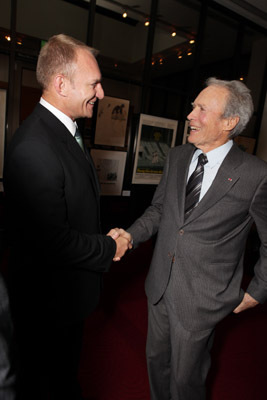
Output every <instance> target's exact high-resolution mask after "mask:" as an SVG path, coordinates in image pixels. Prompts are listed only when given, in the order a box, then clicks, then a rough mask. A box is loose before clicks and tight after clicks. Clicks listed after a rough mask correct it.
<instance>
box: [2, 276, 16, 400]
mask: <svg viewBox="0 0 267 400" xmlns="http://www.w3.org/2000/svg"><path fill="white" fill-rule="evenodd" d="M11 350H13V324H12V321H11V316H10V309H9V299H8V294H7V290H6V287H5V283H4V281H3V278H2V276H1V275H0V399H1V400H14V399H15V370H14V368H13V367H14V366H13V354H12V352H11Z"/></svg>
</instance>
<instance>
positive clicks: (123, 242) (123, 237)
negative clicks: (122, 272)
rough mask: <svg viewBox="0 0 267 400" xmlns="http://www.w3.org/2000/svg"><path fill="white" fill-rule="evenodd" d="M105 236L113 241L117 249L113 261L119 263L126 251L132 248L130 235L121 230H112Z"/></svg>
mask: <svg viewBox="0 0 267 400" xmlns="http://www.w3.org/2000/svg"><path fill="white" fill-rule="evenodd" d="M107 236H110V237H112V239H114V240H115V242H116V245H117V249H116V254H115V256H114V258H113V261H120V259H121V258H122V257H123V256H124V254H125V253H126V251H127V250H130V249H131V248H132V247H133V246H132V235H131V234H130V233H129V232H126V231H125V230H124V229H122V228H114V229H111V230H110V231H109V233H107Z"/></svg>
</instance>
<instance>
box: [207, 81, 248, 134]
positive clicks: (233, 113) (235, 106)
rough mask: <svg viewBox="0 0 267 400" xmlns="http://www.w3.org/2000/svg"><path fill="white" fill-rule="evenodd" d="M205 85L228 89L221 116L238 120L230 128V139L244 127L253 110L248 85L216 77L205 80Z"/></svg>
mask: <svg viewBox="0 0 267 400" xmlns="http://www.w3.org/2000/svg"><path fill="white" fill-rule="evenodd" d="M206 86H220V87H224V88H225V89H226V90H227V91H228V97H227V100H226V105H225V109H224V112H223V115H222V118H231V117H239V122H238V123H237V124H236V126H235V127H234V128H233V129H232V130H231V132H230V134H229V139H232V138H234V137H236V136H238V135H240V133H241V132H242V131H243V130H244V129H245V127H246V126H247V123H248V121H249V120H250V118H251V116H252V114H253V111H254V106H253V101H252V97H251V94H250V90H249V89H248V87H247V86H246V85H245V84H244V83H243V82H240V81H237V80H235V81H224V80H220V79H217V78H209V79H207V80H206Z"/></svg>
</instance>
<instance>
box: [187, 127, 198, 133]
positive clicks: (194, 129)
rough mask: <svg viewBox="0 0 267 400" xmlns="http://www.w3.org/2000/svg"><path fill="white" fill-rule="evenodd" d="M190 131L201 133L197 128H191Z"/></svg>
mask: <svg viewBox="0 0 267 400" xmlns="http://www.w3.org/2000/svg"><path fill="white" fill-rule="evenodd" d="M189 129H190V131H193V132H196V131H199V128H197V127H195V126H189Z"/></svg>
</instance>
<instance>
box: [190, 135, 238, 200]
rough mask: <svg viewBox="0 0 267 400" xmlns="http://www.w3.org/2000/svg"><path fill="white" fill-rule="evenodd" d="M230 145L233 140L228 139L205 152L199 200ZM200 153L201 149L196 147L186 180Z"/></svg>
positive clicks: (207, 188) (213, 177)
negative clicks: (205, 158)
mask: <svg viewBox="0 0 267 400" xmlns="http://www.w3.org/2000/svg"><path fill="white" fill-rule="evenodd" d="M232 146H233V141H232V140H229V141H228V142H226V143H225V144H223V145H222V146H219V147H216V149H213V150H211V151H209V152H208V153H205V154H206V156H207V159H208V162H207V163H206V164H205V165H204V175H203V181H202V186H201V192H200V197H199V200H201V199H202V197H203V196H204V195H205V194H206V193H207V191H208V190H209V188H210V186H211V184H212V182H213V180H214V179H215V176H216V174H217V172H218V170H219V168H220V166H221V163H222V162H223V160H224V159H225V157H226V156H227V154H228V152H229V151H230V149H231V147H232ZM201 153H202V150H200V149H197V150H196V151H195V153H194V155H193V158H192V161H191V164H190V166H189V173H188V177H187V181H188V179H189V177H190V175H191V174H192V173H193V171H194V170H195V168H196V166H197V161H198V156H199V155H200V154H201Z"/></svg>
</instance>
